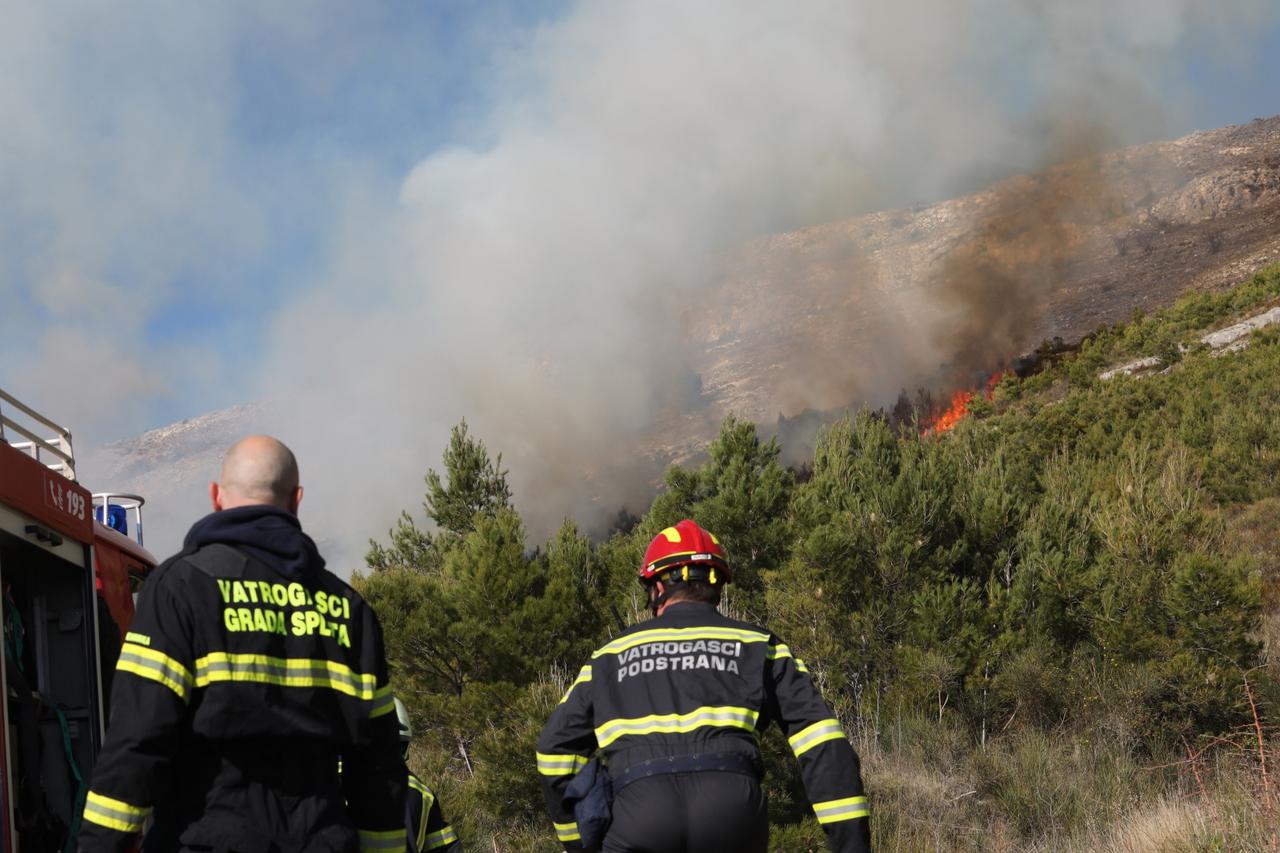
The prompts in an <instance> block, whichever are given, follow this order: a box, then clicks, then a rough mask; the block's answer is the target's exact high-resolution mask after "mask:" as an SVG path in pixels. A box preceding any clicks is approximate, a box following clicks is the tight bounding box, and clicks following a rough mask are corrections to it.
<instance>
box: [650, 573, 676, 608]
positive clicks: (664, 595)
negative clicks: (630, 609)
mask: <svg viewBox="0 0 1280 853" xmlns="http://www.w3.org/2000/svg"><path fill="white" fill-rule="evenodd" d="M658 583H659V581H657V580H654V581H653V582H652V583H649V584H646V586H647V587H648V590H649V610H650V612H652V613H653V615H654V616H657V615H658V611H659V610H661V609H662V605H664V604H666V603H667V600H668V599H669V598H671V593H672V592H674V590H673V589H672V588H671V587H672V584H671V581H662V592H658Z"/></svg>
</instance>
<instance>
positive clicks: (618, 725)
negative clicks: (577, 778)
mask: <svg viewBox="0 0 1280 853" xmlns="http://www.w3.org/2000/svg"><path fill="white" fill-rule="evenodd" d="M758 715H759V714H758V712H756V711H752V710H749V709H747V708H733V707H719V708H717V707H703V708H696V709H694V710H692V711H689V712H688V713H686V714H650V715H649V716H647V717H635V718H632V719H622V720H609V721H608V722H606V723H605V724H604V725H602V726H600V727H598V728H597V729H596V742H597V743H599V744H600V748H601V749H603V748H604V747H606V746H608V745H609V744H611V743H613V742H614V741H615V740H617V739H618V738H620V737H626V736H627V735H653V734H681V733H684V732H691V731H693V730H694V729H700V728H702V727H703V726H718V727H725V728H734V729H746V730H747V731H752V730H754V729H755V727H756V717H757V716H758Z"/></svg>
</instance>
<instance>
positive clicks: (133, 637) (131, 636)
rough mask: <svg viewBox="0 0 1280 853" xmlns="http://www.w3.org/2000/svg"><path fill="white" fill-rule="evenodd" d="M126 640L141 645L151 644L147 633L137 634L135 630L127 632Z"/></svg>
mask: <svg viewBox="0 0 1280 853" xmlns="http://www.w3.org/2000/svg"><path fill="white" fill-rule="evenodd" d="M124 641H125V642H126V643H137V644H138V645H140V646H149V645H151V638H150V637H148V636H147V635H146V634H135V633H134V632H133V631H128V632H126V633H125V635H124Z"/></svg>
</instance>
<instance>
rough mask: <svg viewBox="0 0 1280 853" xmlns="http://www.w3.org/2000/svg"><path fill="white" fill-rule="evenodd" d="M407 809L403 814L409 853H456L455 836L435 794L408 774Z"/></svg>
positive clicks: (456, 834)
mask: <svg viewBox="0 0 1280 853" xmlns="http://www.w3.org/2000/svg"><path fill="white" fill-rule="evenodd" d="M407 806H408V810H407V811H406V812H405V823H406V829H407V830H408V833H409V845H408V847H407V848H405V849H406V850H407V851H408V853H458V851H459V850H461V849H462V845H461V844H459V843H458V833H456V832H454V831H453V827H452V826H450V825H449V823H448V821H446V820H445V819H444V812H443V811H442V810H441V808H440V801H439V800H437V799H436V795H435V792H434V791H432V790H431V789H430V788H428V787H427V786H426V785H425V784H423V782H422V780H421V779H419V778H418V777H417V776H414V775H413V774H412V773H410V774H409V797H408V800H407Z"/></svg>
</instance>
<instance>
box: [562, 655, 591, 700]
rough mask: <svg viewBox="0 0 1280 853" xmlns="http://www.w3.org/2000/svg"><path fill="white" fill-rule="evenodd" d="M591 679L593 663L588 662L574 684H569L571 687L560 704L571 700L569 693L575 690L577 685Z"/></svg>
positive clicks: (579, 672)
mask: <svg viewBox="0 0 1280 853" xmlns="http://www.w3.org/2000/svg"><path fill="white" fill-rule="evenodd" d="M590 680H591V664H587V665H586V666H584V667H583V668H582V669H581V670H579V671H578V677H577V678H576V679H575V680H574V682H573V684H570V685H569V689H568V690H566V691H565V692H564V696H562V697H561V698H560V704H561V705H563V704H564V703H565V702H568V701H569V694H570V693H572V692H573V688H575V687H577V686H578V685H579V684H582V683H584V682H587V681H590Z"/></svg>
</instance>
